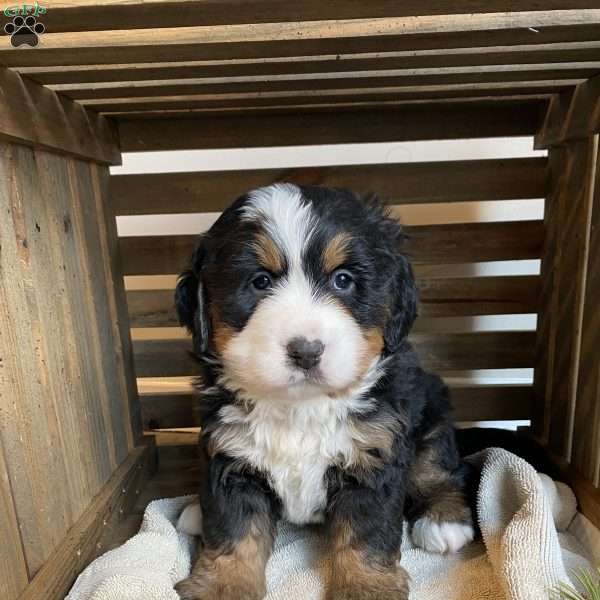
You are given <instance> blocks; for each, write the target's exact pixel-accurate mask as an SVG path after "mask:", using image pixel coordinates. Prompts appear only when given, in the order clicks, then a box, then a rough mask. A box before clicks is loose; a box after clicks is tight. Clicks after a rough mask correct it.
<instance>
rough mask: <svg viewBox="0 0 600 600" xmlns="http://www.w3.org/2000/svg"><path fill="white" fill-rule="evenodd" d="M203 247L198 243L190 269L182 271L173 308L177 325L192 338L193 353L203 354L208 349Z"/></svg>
mask: <svg viewBox="0 0 600 600" xmlns="http://www.w3.org/2000/svg"><path fill="white" fill-rule="evenodd" d="M204 255H205V250H204V245H203V244H202V243H200V244H199V245H198V246H197V247H196V250H195V251H194V254H193V256H192V269H190V270H189V271H184V272H183V273H182V274H181V275H180V276H179V280H178V281H177V287H176V288H175V307H176V308H177V315H178V317H179V323H180V324H181V325H182V326H184V327H185V328H186V329H187V330H188V331H189V332H190V333H191V334H192V336H193V339H194V351H195V352H196V353H197V354H203V353H204V352H206V349H207V348H208V338H209V322H208V309H207V308H208V307H207V302H206V292H205V290H204V286H203V284H202V263H203V261H204Z"/></svg>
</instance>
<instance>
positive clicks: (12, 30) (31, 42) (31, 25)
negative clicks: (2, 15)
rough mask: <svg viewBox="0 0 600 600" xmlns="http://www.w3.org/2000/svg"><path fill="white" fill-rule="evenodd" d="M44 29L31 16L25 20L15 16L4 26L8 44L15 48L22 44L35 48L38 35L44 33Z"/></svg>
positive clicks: (41, 24)
mask: <svg viewBox="0 0 600 600" xmlns="http://www.w3.org/2000/svg"><path fill="white" fill-rule="evenodd" d="M45 29H46V28H45V27H44V25H43V23H39V22H38V20H37V19H36V18H35V17H34V16H33V15H29V16H28V17H25V18H23V17H21V16H16V17H14V18H13V20H12V21H11V22H10V23H7V24H6V25H5V26H4V31H5V32H6V33H8V35H10V43H11V44H12V45H13V46H14V47H15V48H17V47H19V46H23V45H24V44H26V45H28V46H32V47H33V46H37V45H38V42H39V39H38V35H40V34H42V33H44V31H45Z"/></svg>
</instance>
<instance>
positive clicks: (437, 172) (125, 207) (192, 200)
mask: <svg viewBox="0 0 600 600" xmlns="http://www.w3.org/2000/svg"><path fill="white" fill-rule="evenodd" d="M281 181H286V182H291V183H298V184H302V185H325V186H329V187H342V188H348V189H351V190H354V191H356V192H359V193H369V192H372V191H377V193H378V194H379V195H380V196H381V197H382V198H383V199H385V200H386V201H387V202H389V204H413V203H430V202H465V201H485V200H511V199H515V200H516V199H527V198H542V197H543V196H544V193H545V181H546V159H545V158H543V157H541V158H513V159H490V160H468V161H448V162H436V163H403V164H389V165H387V164H386V165H353V166H334V167H311V168H300V169H260V170H253V171H221V172H219V171H217V172H194V173H158V174H145V175H113V176H112V177H111V178H110V188H111V198H112V203H113V206H114V210H115V213H116V214H117V215H143V214H169V213H191V212H194V213H197V212H220V211H222V210H224V209H225V208H226V207H227V206H229V205H230V204H231V203H232V201H233V200H234V199H235V198H237V197H239V196H241V195H242V194H244V193H246V192H247V191H248V190H252V189H255V188H259V187H263V186H265V185H269V184H271V183H276V182H281ZM141 189H143V190H144V194H140V193H139V191H140V190H141Z"/></svg>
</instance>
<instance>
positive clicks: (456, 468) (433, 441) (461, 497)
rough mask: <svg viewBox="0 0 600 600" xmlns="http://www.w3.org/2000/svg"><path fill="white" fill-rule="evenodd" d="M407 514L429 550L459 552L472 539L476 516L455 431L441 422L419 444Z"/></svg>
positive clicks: (416, 536)
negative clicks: (458, 450)
mask: <svg viewBox="0 0 600 600" xmlns="http://www.w3.org/2000/svg"><path fill="white" fill-rule="evenodd" d="M410 482H411V486H410V488H409V490H410V491H409V499H408V507H407V508H408V510H407V517H408V520H409V522H410V524H411V535H412V539H413V542H414V543H415V544H416V545H417V546H419V547H421V548H423V549H424V550H428V551H429V552H438V553H440V554H445V553H447V552H457V551H458V550H460V549H461V548H462V547H463V546H465V545H466V544H468V543H469V542H471V541H472V540H473V537H474V529H473V518H472V514H471V509H470V507H469V503H468V501H467V493H466V481H465V473H464V470H463V467H462V466H461V462H460V458H459V456H458V452H457V451H456V447H455V442H454V431H453V429H452V427H451V425H450V424H449V423H447V422H442V423H441V424H439V425H437V426H436V427H434V428H432V430H431V431H430V432H428V433H427V434H426V435H425V436H424V437H423V440H422V442H421V444H420V445H419V446H418V447H417V451H416V455H415V461H414V463H413V465H412V468H411V477H410Z"/></svg>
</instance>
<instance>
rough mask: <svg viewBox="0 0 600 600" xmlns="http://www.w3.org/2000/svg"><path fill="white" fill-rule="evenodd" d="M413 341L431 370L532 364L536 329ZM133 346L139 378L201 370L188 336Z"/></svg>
mask: <svg viewBox="0 0 600 600" xmlns="http://www.w3.org/2000/svg"><path fill="white" fill-rule="evenodd" d="M411 340H412V341H413V343H414V344H415V347H416V349H417V351H418V353H419V355H420V356H421V359H422V361H423V364H424V366H425V368H428V369H432V370H448V371H452V370H469V369H509V368H521V367H531V366H533V354H534V343H535V332H530V331H509V332H480V333H435V334H431V333H418V334H414V335H413V336H411ZM133 347H134V352H135V368H136V373H137V376H138V377H180V376H188V375H194V374H196V373H197V372H198V364H197V361H196V359H195V358H194V357H193V356H192V355H191V354H190V351H191V342H190V341H189V340H187V339H169V340H143V341H141V340H139V341H134V344H133Z"/></svg>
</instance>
